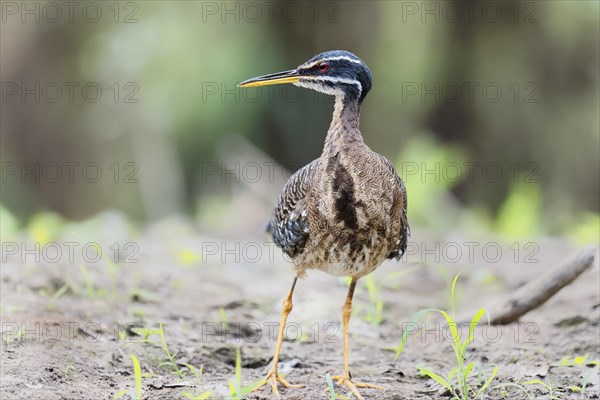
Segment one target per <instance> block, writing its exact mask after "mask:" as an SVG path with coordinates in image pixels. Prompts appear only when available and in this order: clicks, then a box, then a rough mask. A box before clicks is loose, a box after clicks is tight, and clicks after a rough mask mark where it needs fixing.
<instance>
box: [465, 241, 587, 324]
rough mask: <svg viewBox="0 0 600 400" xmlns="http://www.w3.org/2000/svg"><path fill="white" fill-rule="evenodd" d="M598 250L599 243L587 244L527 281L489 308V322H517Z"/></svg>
mask: <svg viewBox="0 0 600 400" xmlns="http://www.w3.org/2000/svg"><path fill="white" fill-rule="evenodd" d="M597 251H598V248H597V246H588V247H586V248H584V249H582V250H580V251H579V252H577V253H576V254H575V255H574V256H573V257H571V258H570V259H568V260H567V261H565V262H564V263H563V264H560V265H558V266H557V267H555V268H554V269H552V270H550V271H548V272H546V273H545V274H543V275H541V276H539V277H538V278H536V279H534V280H532V281H530V282H527V283H526V284H525V285H523V286H521V287H520V288H518V289H517V290H516V291H515V292H514V293H512V294H511V295H509V296H508V298H506V299H504V300H502V301H501V302H500V303H499V304H497V305H496V306H494V307H491V308H490V309H489V310H488V311H489V312H490V317H491V320H490V322H491V323H492V324H496V325H504V324H509V323H511V322H516V321H518V320H519V318H521V317H522V316H523V315H525V314H527V313H528V312H529V311H531V310H534V309H536V308H538V307H539V306H541V305H542V304H544V303H545V302H546V301H548V299H550V298H551V297H552V296H554V295H555V294H556V293H557V292H558V291H559V290H560V289H562V288H563V287H565V286H567V285H568V284H569V283H571V282H573V281H574V280H575V279H576V278H577V277H578V276H579V275H581V274H582V273H583V272H584V271H585V270H587V269H588V268H589V267H590V266H592V264H593V262H594V257H595V255H596V252H597ZM467 322H468V321H467Z"/></svg>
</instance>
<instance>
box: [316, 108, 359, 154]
mask: <svg viewBox="0 0 600 400" xmlns="http://www.w3.org/2000/svg"><path fill="white" fill-rule="evenodd" d="M359 117H360V104H359V102H358V100H357V99H353V98H348V97H342V96H336V98H335V107H334V109H333V119H332V120H331V125H330V126H329V131H327V138H326V139H325V146H324V148H323V155H325V156H335V154H337V153H339V152H341V151H345V150H348V149H351V148H352V147H355V146H356V145H359V144H362V143H363V138H362V135H361V134H360V130H359V129H358V123H359Z"/></svg>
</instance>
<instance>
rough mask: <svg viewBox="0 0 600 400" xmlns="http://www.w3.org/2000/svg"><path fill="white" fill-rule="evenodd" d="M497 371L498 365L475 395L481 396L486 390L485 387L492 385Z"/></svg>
mask: <svg viewBox="0 0 600 400" xmlns="http://www.w3.org/2000/svg"><path fill="white" fill-rule="evenodd" d="M497 373H498V366H496V367H494V370H493V371H492V375H491V376H490V377H489V378H488V379H487V380H486V381H485V383H484V384H483V386H482V387H481V388H480V389H479V391H478V392H477V395H476V396H475V397H477V396H479V395H480V394H481V393H483V392H484V391H485V389H487V388H488V386H490V384H491V383H492V381H493V380H494V378H495V377H496V374H497Z"/></svg>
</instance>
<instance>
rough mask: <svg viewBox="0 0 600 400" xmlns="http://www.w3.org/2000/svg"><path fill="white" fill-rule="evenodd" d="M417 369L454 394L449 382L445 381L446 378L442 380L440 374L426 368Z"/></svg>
mask: <svg viewBox="0 0 600 400" xmlns="http://www.w3.org/2000/svg"><path fill="white" fill-rule="evenodd" d="M417 369H418V370H419V371H420V372H421V373H423V374H425V375H427V376H428V377H430V378H431V379H433V380H434V381H436V382H437V383H439V384H440V385H442V386H443V387H445V388H446V389H448V390H449V391H450V392H451V393H454V391H453V390H452V385H450V383H448V381H447V380H445V379H444V378H442V377H441V376H439V375H438V374H436V373H435V372H433V371H430V370H428V369H427V368H424V367H417Z"/></svg>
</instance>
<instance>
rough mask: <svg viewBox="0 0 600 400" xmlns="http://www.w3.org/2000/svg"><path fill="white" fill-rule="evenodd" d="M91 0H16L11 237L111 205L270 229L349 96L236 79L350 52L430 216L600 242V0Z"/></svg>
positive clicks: (381, 141)
mask: <svg viewBox="0 0 600 400" xmlns="http://www.w3.org/2000/svg"><path fill="white" fill-rule="evenodd" d="M74 4H75V6H73V7H74V8H73V9H72V10H70V9H69V8H68V7H67V6H66V5H64V4H63V3H60V2H59V3H46V2H25V3H21V2H3V3H2V35H1V36H2V38H1V64H0V66H1V74H2V104H1V106H2V110H1V113H2V118H1V120H2V121H1V125H0V133H1V141H2V145H1V150H0V151H1V157H2V193H1V218H2V236H3V239H5V238H8V237H10V236H11V235H13V234H15V233H16V232H19V231H21V230H22V229H23V228H24V227H29V228H31V229H34V228H35V227H36V226H37V227H38V228H39V227H40V226H41V227H42V228H39V229H42V230H46V231H48V230H49V231H51V230H52V229H53V227H54V226H58V225H61V224H62V223H64V222H65V221H71V220H73V221H79V220H90V219H92V220H93V219H94V218H98V215H106V213H107V212H108V213H110V214H111V215H118V216H119V218H120V219H121V220H126V221H128V223H131V224H135V225H140V224H146V223H152V222H155V221H158V220H161V219H164V218H168V217H170V216H173V215H178V216H185V217H189V218H192V219H193V220H194V223H195V224H196V225H197V226H198V227H199V228H200V229H205V230H208V231H211V232H215V233H218V234H220V235H238V234H241V233H244V232H257V231H259V230H261V229H262V224H263V223H264V222H265V221H266V219H267V218H268V216H269V214H270V212H271V207H272V205H273V203H274V200H275V197H276V196H277V194H278V192H279V190H280V188H281V186H282V184H283V182H284V181H285V178H286V177H287V176H289V173H290V172H293V171H294V170H296V169H298V168H299V167H301V166H302V165H304V164H306V163H308V162H310V161H311V160H313V159H314V158H316V157H317V156H318V155H319V153H320V150H321V147H322V143H323V140H324V137H325V133H326V131H327V127H328V124H329V120H330V116H331V112H332V108H333V101H332V99H330V98H328V97H327V96H321V95H319V94H314V93H312V92H307V91H302V90H300V89H297V88H295V87H293V86H291V87H282V86H278V87H273V88H263V89H240V88H237V87H236V84H237V83H238V82H240V81H242V80H244V79H247V78H250V77H253V76H256V75H262V74H266V73H270V72H276V71H280V70H285V69H289V68H292V67H295V66H297V65H299V64H300V63H302V62H303V61H305V60H306V59H308V58H309V57H311V56H313V55H314V54H316V53H319V52H321V51H325V50H330V49H346V50H349V51H352V52H354V53H355V54H357V55H358V56H359V57H361V58H362V59H363V60H364V61H365V62H366V63H367V64H368V65H369V66H370V68H371V70H372V72H373V75H374V86H373V89H372V91H371V93H370V94H369V96H368V97H367V100H366V101H365V103H364V107H363V112H362V120H361V130H362V131H363V133H364V136H365V139H366V141H367V143H368V144H369V145H370V146H371V147H372V148H373V149H374V150H375V151H378V152H380V153H382V154H384V155H385V156H387V157H388V158H389V159H391V160H392V161H393V162H394V163H395V164H396V166H397V168H398V171H399V173H400V174H401V175H403V178H404V179H405V181H406V184H407V187H408V193H409V218H410V220H411V223H412V225H413V227H415V226H416V227H423V228H427V229H430V230H434V231H449V230H452V229H460V230H464V231H468V232H470V234H471V235H477V234H478V233H479V232H492V233H494V234H498V235H503V236H505V237H509V238H512V237H516V238H521V237H537V236H546V235H548V236H560V237H564V238H567V239H568V240H571V241H574V242H576V243H589V242H592V243H597V242H598V240H599V239H598V234H599V233H598V231H599V226H600V217H599V214H598V213H599V202H600V177H599V171H600V162H599V148H600V135H599V129H600V127H599V112H598V110H599V33H600V32H599V12H600V10H599V3H598V2H597V1H577V2H572V1H544V2H542V1H536V2H533V1H510V2H503V1H502V2H485V3H477V2H467V3H463V2H461V1H447V2H412V1H404V2H403V1H375V2H373V1H352V2H287V3H285V2H282V3H279V2H266V3H265V2H201V1H148V2H141V1H138V2H118V3H113V2H96V3H92V4H95V5H92V6H90V5H89V4H86V2H81V3H78V2H75V3H74ZM57 5H58V6H57ZM98 88H99V89H100V94H99V93H98ZM28 171H29V172H28ZM31 171H33V172H31ZM98 171H100V173H101V176H98ZM57 173H58V175H57Z"/></svg>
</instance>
